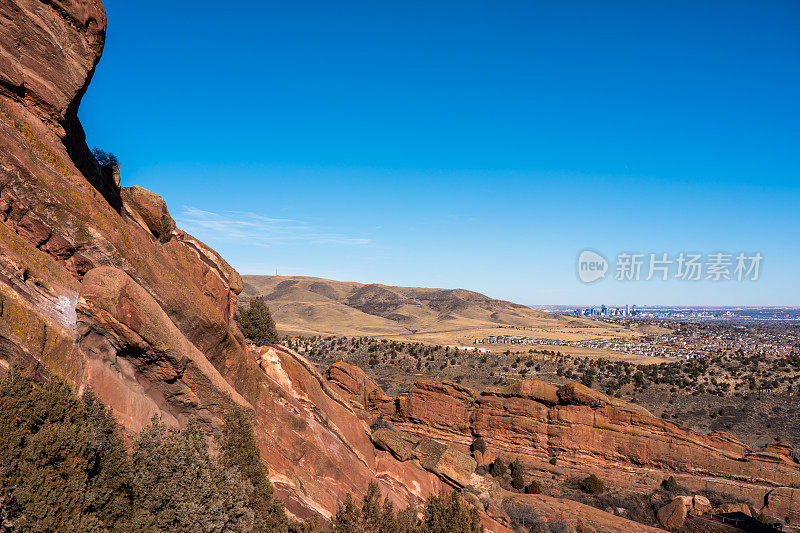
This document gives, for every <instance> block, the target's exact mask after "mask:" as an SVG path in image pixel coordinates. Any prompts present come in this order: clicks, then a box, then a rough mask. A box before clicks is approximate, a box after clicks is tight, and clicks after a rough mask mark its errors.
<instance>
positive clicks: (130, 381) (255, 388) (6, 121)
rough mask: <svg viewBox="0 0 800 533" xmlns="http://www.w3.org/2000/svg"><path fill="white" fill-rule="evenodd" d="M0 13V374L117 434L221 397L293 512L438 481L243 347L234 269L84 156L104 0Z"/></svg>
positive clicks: (213, 418)
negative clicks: (47, 381) (112, 419)
mask: <svg viewBox="0 0 800 533" xmlns="http://www.w3.org/2000/svg"><path fill="white" fill-rule="evenodd" d="M0 23H2V32H0V373H2V372H4V371H5V370H6V369H8V368H9V367H10V366H11V365H22V366H26V367H28V368H30V369H31V370H33V371H34V372H37V373H38V374H40V375H42V376H43V377H47V376H49V375H55V376H60V377H62V378H64V379H67V380H68V381H69V382H71V383H73V384H74V385H75V387H76V389H82V388H83V387H85V386H92V387H93V388H94V390H95V391H96V392H97V394H98V395H99V396H100V397H101V398H102V399H103V401H105V402H106V403H107V404H108V405H109V406H111V407H112V408H113V409H114V411H115V413H116V414H117V417H118V418H119V420H120V422H121V423H122V424H123V426H124V427H125V428H126V430H128V431H130V432H136V431H138V430H139V429H140V428H141V427H143V426H144V425H145V424H147V422H148V421H149V419H150V418H151V416H152V415H154V414H159V415H160V416H161V417H162V418H163V419H164V420H165V421H166V422H167V423H169V424H172V425H175V426H180V425H183V424H185V423H186V421H187V420H188V419H189V418H190V417H195V418H197V419H199V420H200V421H201V422H202V423H203V424H204V425H205V426H206V427H207V428H209V429H210V428H212V427H213V426H215V425H217V424H219V422H220V416H221V414H222V412H223V411H224V409H225V408H226V406H228V405H229V404H230V402H237V403H240V404H243V405H245V406H248V407H250V408H252V409H253V412H254V415H255V420H256V431H257V439H258V441H259V445H260V446H261V448H262V451H263V455H264V459H265V460H266V462H267V463H268V465H269V466H270V472H271V476H272V478H273V481H274V483H275V485H276V489H277V492H278V494H279V495H281V496H282V497H283V498H284V499H285V500H286V501H287V505H288V509H289V510H290V511H291V512H293V513H294V514H296V515H298V516H301V517H304V516H307V515H309V514H311V513H318V514H321V515H323V516H330V514H331V512H332V511H333V510H335V507H336V503H337V501H338V500H339V499H340V498H342V497H343V495H344V494H345V492H347V491H352V492H355V493H361V492H363V491H364V490H365V488H366V486H367V484H368V483H369V482H370V481H371V480H372V479H376V478H377V479H378V481H379V482H380V484H381V485H382V487H383V489H384V492H386V493H387V494H389V495H390V497H391V498H392V499H394V500H395V501H396V502H397V503H398V504H403V505H405V504H408V503H419V502H420V501H421V500H422V499H423V498H424V497H426V496H427V495H430V494H435V493H438V492H439V491H440V490H442V489H443V487H444V485H443V483H442V481H441V480H440V479H439V478H438V477H437V476H436V475H434V474H432V473H430V472H427V471H425V470H424V469H422V468H420V467H419V466H415V465H413V464H410V463H402V462H399V461H397V460H396V459H394V458H393V457H392V456H391V454H389V453H388V452H385V451H380V450H376V449H375V448H374V447H373V445H372V443H371V441H370V440H369V437H368V435H367V432H366V431H365V429H364V426H363V425H362V422H361V421H359V419H358V418H357V417H356V415H355V414H354V411H353V409H352V408H351V407H350V405H349V402H347V401H346V400H343V399H342V398H340V397H339V396H338V395H337V394H336V393H334V392H333V391H332V389H331V388H330V387H329V386H328V385H327V383H326V381H325V380H324V379H323V378H322V377H321V376H320V375H318V374H317V373H316V371H314V369H313V368H312V367H311V366H310V365H309V364H308V363H307V362H306V361H305V360H304V359H303V358H302V357H300V356H298V355H296V354H293V353H290V352H288V351H285V350H281V349H278V350H275V349H271V350H267V351H264V352H257V353H256V352H253V351H252V350H250V349H249V348H248V347H247V346H245V344H244V339H243V337H242V335H241V333H240V332H239V330H238V328H237V326H236V324H235V322H233V320H232V316H233V313H234V311H235V309H236V300H237V294H238V293H239V292H240V291H241V290H242V281H241V278H240V276H239V274H238V273H237V272H236V271H235V270H234V269H232V268H231V267H230V266H229V265H228V264H227V263H226V262H225V261H224V260H223V259H222V258H221V257H220V256H219V255H218V254H217V253H216V252H215V251H214V250H212V249H210V248H209V247H208V246H206V245H205V244H203V243H202V242H200V241H198V240H197V239H195V238H193V237H192V236H191V235H188V234H186V233H184V232H182V231H180V230H179V229H177V228H176V227H175V223H174V221H173V220H172V218H171V217H170V216H169V212H168V210H167V207H166V205H165V204H164V201H163V200H162V199H161V198H160V197H158V196H157V195H155V194H154V193H152V192H149V191H147V190H145V189H142V188H140V187H130V188H125V187H123V188H121V189H120V188H119V181H118V176H119V174H118V169H115V168H102V167H100V166H99V165H98V163H97V162H96V161H95V160H94V158H93V157H92V156H91V154H90V152H89V150H88V148H87V146H86V144H85V140H84V135H83V131H82V128H81V126H80V123H79V121H78V118H77V110H78V105H79V103H80V99H81V96H82V95H83V93H84V91H85V89H86V86H87V84H88V83H89V81H90V79H91V77H92V73H93V71H94V68H95V66H96V64H97V62H98V60H99V58H100V54H101V52H102V49H103V42H104V37H105V27H106V18H105V11H104V8H103V5H102V3H101V2H100V1H99V0H0ZM487 523H488V524H491V522H487ZM496 529H497V530H498V531H502V530H503V528H501V527H499V526H498V527H497V528H496Z"/></svg>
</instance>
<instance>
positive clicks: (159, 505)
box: [0, 369, 318, 533]
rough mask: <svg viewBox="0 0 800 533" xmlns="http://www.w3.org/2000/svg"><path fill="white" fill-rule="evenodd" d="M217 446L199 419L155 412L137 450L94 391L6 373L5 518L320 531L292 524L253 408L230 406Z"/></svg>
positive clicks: (23, 524) (44, 523)
mask: <svg viewBox="0 0 800 533" xmlns="http://www.w3.org/2000/svg"><path fill="white" fill-rule="evenodd" d="M217 444H218V445H219V450H220V451H219V454H218V456H217V457H212V456H211V454H210V453H209V443H208V441H207V439H206V435H205V434H204V433H203V432H202V431H201V429H200V426H199V424H197V423H196V422H193V421H190V422H189V424H188V426H187V427H186V429H184V430H183V431H177V430H173V429H170V428H167V426H166V425H165V424H164V423H162V422H161V421H159V420H158V419H157V418H154V419H153V421H152V422H151V424H150V425H149V426H147V427H146V428H144V429H143V430H142V431H141V432H140V434H139V435H138V437H137V438H136V440H135V442H134V443H133V449H132V451H131V453H130V454H129V453H128V452H127V451H126V449H125V446H124V445H123V441H122V438H121V436H120V432H119V428H118V425H117V422H116V420H115V419H114V416H113V415H112V413H111V411H110V410H109V409H107V408H106V407H105V406H104V405H103V404H102V402H101V401H100V400H99V399H98V398H97V397H96V396H95V395H94V394H93V393H92V391H91V390H87V391H86V392H84V394H83V396H82V397H77V396H76V395H74V394H73V393H72V390H71V389H70V387H69V386H68V385H66V384H65V383H63V382H61V381H59V380H57V379H51V381H50V382H49V383H47V384H46V385H40V384H38V383H37V382H35V381H34V380H33V379H32V378H31V377H30V376H28V375H27V374H26V373H24V372H21V371H19V370H17V369H12V370H10V371H9V372H8V373H7V374H6V375H5V376H3V377H2V379H0V517H1V518H2V521H3V523H4V524H5V523H10V524H11V526H10V530H12V531H32V532H44V531H121V532H129V531H154V530H158V531H195V530H197V526H198V524H202V529H203V531H205V532H208V533H223V532H227V531H252V532H256V533H259V532H267V531H269V532H277V533H289V532H291V533H311V532H313V531H317V530H318V527H317V523H316V521H313V520H312V521H310V522H306V523H290V522H289V520H288V519H287V517H286V515H285V512H284V509H283V504H282V502H280V500H278V499H276V498H274V497H273V490H272V485H271V484H270V482H269V479H268V477H267V469H266V466H265V465H264V464H263V462H262V461H261V458H260V455H259V453H258V448H257V447H256V444H255V439H254V437H253V428H252V425H251V423H250V419H249V413H248V412H247V411H245V410H244V409H243V408H240V407H236V408H233V409H231V410H230V412H229V413H227V415H226V417H225V424H224V426H223V428H222V431H221V435H220V436H219V438H218V442H217ZM0 529H3V528H2V526H0Z"/></svg>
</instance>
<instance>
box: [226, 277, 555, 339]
mask: <svg viewBox="0 0 800 533" xmlns="http://www.w3.org/2000/svg"><path fill="white" fill-rule="evenodd" d="M242 279H243V281H244V290H243V291H242V294H241V296H240V301H241V302H242V303H244V304H246V303H247V301H249V299H250V298H253V297H256V296H261V297H263V298H264V299H265V300H266V301H267V302H268V303H269V305H270V308H271V309H272V312H273V315H274V317H275V320H276V322H277V323H278V326H279V328H281V329H283V330H284V331H287V332H290V333H329V334H342V335H356V334H359V335H393V334H394V335H401V334H408V333H416V332H422V331H428V330H441V329H477V328H496V327H499V326H514V327H523V328H524V327H532V326H538V325H541V323H542V322H545V321H548V322H549V321H554V322H559V323H562V324H563V323H566V322H568V321H569V319H566V318H565V317H561V316H558V315H553V314H550V313H546V312H543V311H537V310H534V309H531V308H529V307H527V306H525V305H522V304H517V303H513V302H508V301H505V300H497V299H494V298H490V297H489V296H486V295H484V294H481V293H478V292H473V291H469V290H465V289H437V288H422V287H395V286H391V285H381V284H374V283H373V284H364V283H356V282H349V281H334V280H329V279H323V278H315V277H307V276H261V275H246V276H242Z"/></svg>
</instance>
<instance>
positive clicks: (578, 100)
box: [80, 0, 800, 305]
mask: <svg viewBox="0 0 800 533" xmlns="http://www.w3.org/2000/svg"><path fill="white" fill-rule="evenodd" d="M223 5H224V4H220V3H219V2H207V1H195V2H191V3H188V2H178V1H176V2H158V3H156V2H151V1H149V0H141V1H137V2H129V1H121V0H107V1H106V9H107V11H108V16H109V27H108V37H107V42H106V50H105V54H104V57H103V59H102V60H101V62H100V65H99V66H98V69H97V72H96V74H95V78H94V80H93V82H92V85H91V86H90V88H89V90H88V92H87V94H86V96H85V97H84V101H83V104H82V107H81V111H80V118H81V120H82V121H83V124H84V127H85V129H86V132H87V140H88V142H89V144H90V145H96V146H101V147H103V148H105V149H106V150H110V151H113V152H114V153H115V154H117V156H118V157H119V159H120V160H121V163H122V181H123V185H133V184H139V185H142V186H143V187H146V188H148V189H151V190H153V191H155V192H157V193H158V194H160V195H162V196H163V197H164V198H165V199H166V201H167V203H168V205H169V208H170V211H171V213H172V215H173V216H174V217H175V218H176V219H177V220H178V222H179V225H180V226H181V227H182V228H184V229H185V230H187V231H189V232H190V233H193V234H195V235H196V236H197V237H199V238H201V239H203V240H204V241H206V242H207V243H208V244H210V245H211V246H213V247H214V248H216V249H217V250H218V251H220V252H221V253H222V254H223V255H224V256H225V257H226V258H227V259H228V260H229V262H230V263H231V264H232V265H233V266H235V267H236V268H237V269H238V270H239V271H240V272H242V273H250V274H257V273H274V272H275V269H276V267H277V269H278V272H279V273H280V274H298V275H315V276H321V277H328V278H333V279H341V280H352V281H361V282H379V283H387V284H399V285H413V286H436V287H448V288H454V287H462V288H467V289H472V290H477V291H480V292H484V293H486V294H489V295H491V296H494V297H499V298H505V299H510V300H514V301H518V302H521V303H526V304H559V303H563V304H600V303H606V304H613V305H618V304H625V303H635V304H639V305H646V304H648V305H652V304H687V305H689V304H705V305H800V284H798V282H797V277H798V273H799V272H800V237H799V236H798V225H799V224H798V213H800V149H798V147H800V104H798V96H797V95H798V94H800V87H799V86H798V85H800V83H799V82H800V68H799V67H800V34H799V33H798V32H797V27H798V26H800V4H798V3H797V2H794V1H785V2H728V1H726V2H722V1H720V2H674V1H670V2H603V3H600V2H569V1H568V2H491V3H490V2H464V1H461V2H337V3H333V2H271V1H270V2H255V1H253V2H240V3H237V4H236V7H235V8H231V9H229V10H227V11H226V10H225V8H224V7H223ZM585 248H591V249H593V250H597V251H600V252H602V253H603V254H604V255H605V256H606V257H608V258H609V260H612V261H613V259H614V258H615V257H616V255H617V254H618V253H620V252H623V251H638V252H642V253H649V252H654V253H659V254H660V253H662V252H666V253H669V254H670V255H676V254H677V253H679V252H682V251H696V252H701V253H712V252H717V251H727V252H730V253H738V252H747V253H752V252H756V251H758V252H761V254H762V255H763V256H764V260H763V263H762V265H761V266H762V271H761V275H760V279H759V280H758V281H755V282H752V281H751V282H735V281H730V282H718V283H714V282H710V281H701V282H682V281H677V280H671V281H666V282H660V281H651V282H645V281H640V282H617V281H615V280H613V279H605V280H602V281H600V282H597V283H595V284H592V285H585V284H582V283H581V282H580V281H579V280H578V278H577V275H576V258H577V255H578V254H579V252H580V251H581V250H583V249H585ZM612 268H613V265H612ZM610 277H613V276H610Z"/></svg>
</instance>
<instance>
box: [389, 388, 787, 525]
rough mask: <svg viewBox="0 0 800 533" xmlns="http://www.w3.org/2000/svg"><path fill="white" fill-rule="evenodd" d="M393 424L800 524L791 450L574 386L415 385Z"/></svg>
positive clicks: (569, 471)
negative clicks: (732, 502) (722, 500)
mask: <svg viewBox="0 0 800 533" xmlns="http://www.w3.org/2000/svg"><path fill="white" fill-rule="evenodd" d="M389 418H390V419H391V420H392V422H393V423H394V425H395V427H396V429H398V430H402V431H405V432H408V433H410V434H412V435H417V436H419V437H430V438H434V439H436V440H437V441H440V442H442V443H446V444H449V445H451V446H454V447H456V448H457V449H460V450H462V451H464V452H466V451H467V447H468V446H469V444H470V443H471V442H472V440H473V439H474V438H475V437H477V436H480V437H483V438H484V440H485V441H486V443H487V446H488V451H487V454H486V455H487V457H492V456H499V457H502V458H503V459H504V460H506V461H511V460H513V459H515V458H520V459H521V460H523V462H525V463H526V465H527V467H528V468H529V469H533V470H541V471H542V472H543V473H545V474H546V475H548V476H549V475H551V472H552V471H553V470H554V469H555V470H556V471H557V472H558V473H559V475H566V476H571V477H574V478H576V479H578V478H582V477H585V476H586V475H588V474H591V473H596V474H597V475H599V476H600V477H602V478H603V479H604V480H605V481H606V482H607V484H611V485H616V486H618V487H624V488H626V489H629V490H634V491H640V492H649V491H651V490H652V489H653V488H655V487H657V486H658V484H659V483H660V481H661V480H662V479H665V478H666V477H668V476H669V475H675V477H676V479H677V480H678V482H679V483H680V484H681V485H685V486H687V487H688V488H690V489H693V490H700V489H703V488H709V489H711V490H716V491H717V492H721V493H726V492H727V493H729V494H731V495H733V496H736V497H741V496H745V497H747V498H749V499H750V500H751V501H752V502H753V503H754V505H755V506H756V507H757V508H759V509H761V510H763V511H765V512H767V513H768V514H773V515H775V516H779V517H785V516H789V517H791V518H792V519H797V518H800V506H798V505H797V503H796V502H797V501H800V489H797V488H792V484H793V483H795V481H796V480H797V479H798V478H800V465H798V464H796V463H794V462H793V461H792V460H791V450H790V449H789V447H787V446H785V445H769V446H766V447H764V448H763V449H761V450H759V451H752V450H750V449H749V448H748V447H747V446H746V445H745V444H744V443H742V442H739V441H737V440H736V439H735V438H734V437H732V436H731V435H729V434H726V433H722V432H716V433H712V434H711V435H702V434H700V433H697V432H695V431H692V430H690V429H688V428H685V427H683V426H681V425H679V424H675V423H672V422H669V421H665V420H662V419H660V418H656V417H654V416H653V415H651V414H650V413H649V412H647V410H645V409H643V408H642V407H640V406H637V405H634V404H628V403H626V402H623V401H620V400H617V399H615V398H609V397H607V396H606V395H604V394H602V393H600V392H597V391H594V390H592V389H589V388H588V387H585V386H583V385H580V384H576V383H573V384H568V385H564V386H562V387H560V388H557V389H556V388H555V387H553V386H552V385H547V384H542V383H540V382H536V381H534V380H529V381H527V382H522V383H520V384H515V385H513V386H509V387H505V388H503V389H498V388H495V387H491V388H488V389H486V390H484V391H482V392H481V393H475V392H473V391H470V390H469V389H465V388H464V387H460V386H457V385H454V384H448V383H433V382H429V381H421V382H418V383H417V384H416V385H415V386H414V387H412V388H411V389H410V390H408V391H406V392H404V393H403V394H401V395H400V396H398V399H397V402H396V408H395V412H394V413H393V414H392V415H391V416H390V417H389ZM550 457H557V458H558V465H559V466H558V467H557V468H554V467H552V465H549V464H548V461H549V458H550Z"/></svg>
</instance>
